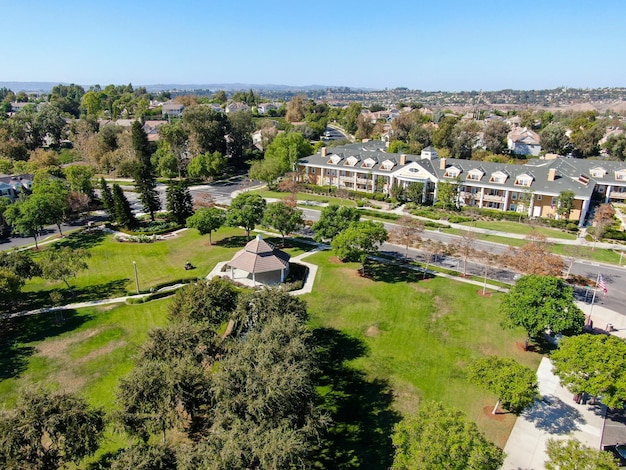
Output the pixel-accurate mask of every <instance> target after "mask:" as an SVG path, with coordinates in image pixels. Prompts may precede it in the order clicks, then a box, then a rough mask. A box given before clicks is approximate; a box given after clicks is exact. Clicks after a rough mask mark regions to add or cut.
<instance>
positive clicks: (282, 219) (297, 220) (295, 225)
mask: <svg viewBox="0 0 626 470" xmlns="http://www.w3.org/2000/svg"><path fill="white" fill-rule="evenodd" d="M263 222H264V223H265V225H267V226H269V227H272V228H274V229H276V230H278V231H279V232H280V234H281V236H282V237H283V245H285V235H287V234H289V233H292V232H295V231H296V230H299V229H301V228H302V227H304V217H303V213H302V211H301V210H300V209H297V208H295V207H291V206H289V205H287V204H285V203H284V202H282V201H278V202H273V203H271V204H268V205H267V208H266V209H265V214H264V216H263Z"/></svg>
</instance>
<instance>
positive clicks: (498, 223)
mask: <svg viewBox="0 0 626 470" xmlns="http://www.w3.org/2000/svg"><path fill="white" fill-rule="evenodd" d="M461 225H467V226H468V227H476V228H483V229H486V230H494V231H496V232H506V233H516V234H519V235H530V233H531V232H533V231H534V232H536V233H538V234H540V235H543V236H544V237H547V238H558V239H560V240H576V235H575V234H572V233H568V232H563V231H562V230H558V229H554V228H549V227H540V226H536V225H530V224H520V223H518V222H511V221H506V220H492V221H489V222H486V221H481V220H477V221H474V222H463V223H462V224H461Z"/></svg>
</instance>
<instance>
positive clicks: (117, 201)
mask: <svg viewBox="0 0 626 470" xmlns="http://www.w3.org/2000/svg"><path fill="white" fill-rule="evenodd" d="M113 212H114V213H115V222H117V224H119V225H121V226H122V227H134V226H135V225H137V219H135V215H134V214H133V211H132V209H131V207H130V203H129V202H128V199H126V196H125V195H124V191H123V190H122V187H121V186H120V185H119V184H114V185H113Z"/></svg>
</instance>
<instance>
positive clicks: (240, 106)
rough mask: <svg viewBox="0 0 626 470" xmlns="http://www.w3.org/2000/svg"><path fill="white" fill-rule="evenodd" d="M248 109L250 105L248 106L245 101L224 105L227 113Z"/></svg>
mask: <svg viewBox="0 0 626 470" xmlns="http://www.w3.org/2000/svg"><path fill="white" fill-rule="evenodd" d="M249 109H250V106H248V105H247V104H246V103H230V104H228V105H226V112H227V113H236V112H238V111H248V110H249Z"/></svg>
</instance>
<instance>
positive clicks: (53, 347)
mask: <svg viewBox="0 0 626 470" xmlns="http://www.w3.org/2000/svg"><path fill="white" fill-rule="evenodd" d="M101 331H102V328H94V329H92V330H85V331H82V332H80V333H75V334H73V335H72V337H71V338H63V339H55V340H52V341H46V342H45V343H43V344H40V345H39V346H37V351H38V352H39V354H41V355H42V356H46V357H51V358H60V357H64V356H65V351H66V350H67V348H68V347H70V346H71V345H72V344H75V343H79V342H81V341H83V340H85V339H87V338H91V337H92V336H95V335H97V334H98V333H100V332H101Z"/></svg>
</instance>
